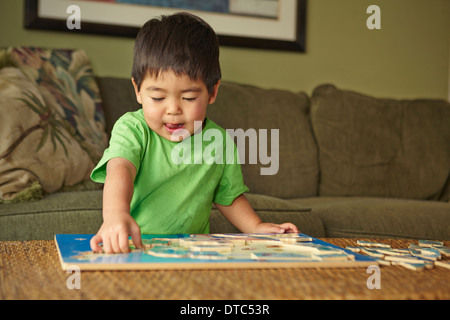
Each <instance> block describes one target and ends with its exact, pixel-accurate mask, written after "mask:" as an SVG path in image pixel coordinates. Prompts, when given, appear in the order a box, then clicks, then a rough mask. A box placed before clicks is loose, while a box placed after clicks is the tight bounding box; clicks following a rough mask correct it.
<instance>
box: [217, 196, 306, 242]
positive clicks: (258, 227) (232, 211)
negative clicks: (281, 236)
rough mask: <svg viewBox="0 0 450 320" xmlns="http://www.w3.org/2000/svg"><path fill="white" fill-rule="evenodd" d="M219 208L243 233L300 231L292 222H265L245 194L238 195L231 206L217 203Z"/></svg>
mask: <svg viewBox="0 0 450 320" xmlns="http://www.w3.org/2000/svg"><path fill="white" fill-rule="evenodd" d="M215 206H216V207H217V209H219V211H220V212H221V213H222V214H223V215H224V216H225V217H226V218H227V219H228V220H229V221H230V222H231V223H232V224H233V225H234V226H235V227H236V228H238V229H239V230H240V231H241V232H243V233H288V232H293V233H298V229H297V227H296V226H295V225H293V224H292V223H289V222H288V223H283V224H274V223H263V222H262V220H261V218H260V217H258V215H257V214H256V213H255V211H254V210H253V208H252V207H251V206H250V203H249V202H248V200H247V198H246V197H245V196H244V195H240V196H239V197H237V198H236V199H235V200H234V201H233V203H232V204H231V205H229V206H224V205H220V204H215Z"/></svg>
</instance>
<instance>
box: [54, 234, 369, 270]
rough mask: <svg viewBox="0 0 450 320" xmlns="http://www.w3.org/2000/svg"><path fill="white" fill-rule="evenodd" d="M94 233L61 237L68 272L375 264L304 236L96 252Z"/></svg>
mask: <svg viewBox="0 0 450 320" xmlns="http://www.w3.org/2000/svg"><path fill="white" fill-rule="evenodd" d="M92 237H93V235H83V234H57V235H55V242H56V246H57V250H58V254H59V258H60V261H61V266H62V268H63V269H64V270H67V268H68V267H69V266H71V265H76V266H78V267H79V268H80V270H166V269H233V268H235V269H237V268H248V269H252V268H253V269H260V268H298V267H300V268H317V267H325V268H326V267H329V268H332V267H367V266H369V265H374V264H377V262H376V261H375V260H374V259H372V258H370V257H367V256H365V255H361V254H357V253H354V252H352V251H350V250H348V249H343V248H340V247H337V246H334V245H332V244H329V243H327V242H324V241H322V240H319V239H315V238H312V237H309V236H307V235H305V234H301V233H300V234H284V235H276V234H211V235H187V234H178V235H142V241H143V244H144V248H143V249H140V250H136V249H135V248H134V246H133V245H132V242H131V240H130V249H131V253H126V254H106V253H93V252H92V251H91V248H90V244H89V242H90V240H91V238H92Z"/></svg>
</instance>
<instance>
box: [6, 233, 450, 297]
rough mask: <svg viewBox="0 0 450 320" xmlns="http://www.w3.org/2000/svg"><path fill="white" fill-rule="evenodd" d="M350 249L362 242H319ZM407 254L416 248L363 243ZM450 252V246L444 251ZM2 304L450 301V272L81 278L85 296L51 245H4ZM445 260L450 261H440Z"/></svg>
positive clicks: (386, 269)
mask: <svg viewBox="0 0 450 320" xmlns="http://www.w3.org/2000/svg"><path fill="white" fill-rule="evenodd" d="M322 240H324V241H327V242H329V243H332V244H335V245H338V246H341V247H346V246H356V240H357V239H330V238H328V239H322ZM359 240H367V241H376V242H382V243H386V244H390V245H391V246H392V247H393V248H406V247H408V246H409V244H410V243H415V244H417V241H415V240H388V239H381V240H380V239H359ZM444 244H445V245H446V246H450V242H449V241H447V242H445V243H444ZM0 257H1V258H0V299H2V300H5V299H25V300H26V299H151V300H255V299H256V300H299V299H351V300H353V299H358V300H359V299H446V300H447V299H450V281H449V280H450V270H448V269H444V268H441V267H435V268H433V269H427V270H424V271H412V270H408V269H405V268H403V267H401V266H380V280H381V282H380V283H381V289H376V288H374V289H369V288H368V287H367V280H368V278H369V277H370V276H372V274H373V273H372V272H370V273H367V269H366V268H330V269H328V268H327V269H325V268H323V269H322V268H320V269H319V268H317V269H302V268H292V269H291V268H289V269H276V268H274V269H256V270H252V269H231V270H168V271H82V272H81V273H80V274H79V280H80V281H79V284H80V286H81V288H80V289H76V288H75V289H69V288H68V285H67V283H68V280H70V279H69V278H70V277H71V276H72V275H73V274H72V273H66V272H65V271H63V270H62V269H61V266H60V262H59V259H58V255H57V251H56V246H55V243H54V241H24V242H19V241H5V242H0ZM443 260H450V259H449V258H445V257H444V258H443Z"/></svg>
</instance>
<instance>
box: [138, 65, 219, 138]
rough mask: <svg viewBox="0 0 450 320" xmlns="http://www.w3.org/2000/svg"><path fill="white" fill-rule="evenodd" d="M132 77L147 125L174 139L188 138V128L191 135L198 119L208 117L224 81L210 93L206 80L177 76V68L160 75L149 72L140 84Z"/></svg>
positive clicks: (164, 136)
mask: <svg viewBox="0 0 450 320" xmlns="http://www.w3.org/2000/svg"><path fill="white" fill-rule="evenodd" d="M132 81H133V86H134V90H135V93H136V98H137V101H138V102H139V103H140V104H141V105H142V109H143V111H144V117H145V121H146V122H147V125H148V126H149V127H150V129H152V130H153V131H154V132H156V133H157V134H158V135H160V136H161V137H163V138H165V139H167V140H170V141H179V140H180V137H182V138H183V139H186V138H187V132H189V136H191V135H193V134H194V121H201V122H203V121H204V119H205V117H206V108H207V106H208V104H212V103H214V101H215V100H216V96H217V92H218V88H219V83H220V81H219V82H218V83H217V84H216V85H215V86H214V90H213V93H212V95H210V94H209V93H208V89H207V88H206V85H205V84H204V83H203V82H202V81H196V80H192V79H191V78H189V77H188V76H187V75H182V76H177V75H176V74H175V73H174V72H173V71H165V72H162V73H161V74H160V75H159V76H158V77H151V76H150V75H147V76H146V77H145V78H144V81H142V84H141V87H140V88H138V87H137V85H136V83H135V81H134V79H132Z"/></svg>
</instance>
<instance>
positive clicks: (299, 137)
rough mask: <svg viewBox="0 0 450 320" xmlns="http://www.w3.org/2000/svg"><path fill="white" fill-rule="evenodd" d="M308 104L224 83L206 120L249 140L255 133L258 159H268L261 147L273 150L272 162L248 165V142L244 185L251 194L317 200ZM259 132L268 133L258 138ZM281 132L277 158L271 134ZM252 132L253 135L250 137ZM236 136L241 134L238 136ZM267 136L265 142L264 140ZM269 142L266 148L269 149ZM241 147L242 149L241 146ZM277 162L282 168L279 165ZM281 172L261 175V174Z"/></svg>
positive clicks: (300, 95) (298, 97)
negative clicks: (263, 156)
mask: <svg viewBox="0 0 450 320" xmlns="http://www.w3.org/2000/svg"><path fill="white" fill-rule="evenodd" d="M308 115H309V99H308V97H307V95H306V94H304V93H298V94H296V93H292V92H288V91H282V90H266V89H261V88H256V87H252V86H247V85H239V84H235V83H229V82H228V83H227V82H223V83H222V85H221V86H220V88H219V94H218V97H217V100H216V102H215V103H214V104H213V105H211V106H209V107H208V112H207V116H208V117H209V118H210V119H211V120H213V121H214V122H216V123H217V124H219V125H220V126H222V127H223V128H225V129H233V130H236V129H242V132H243V133H248V134H250V133H251V131H253V130H255V131H254V132H255V133H256V135H255V136H256V139H255V138H253V139H254V140H253V141H255V143H253V144H252V147H254V148H255V151H256V152H255V153H253V152H252V154H256V155H259V154H264V155H265V154H266V153H265V152H263V151H264V150H262V149H261V147H260V146H259V145H258V144H257V143H261V142H262V143H263V145H264V146H267V150H268V153H269V154H270V152H271V149H272V151H273V153H274V154H271V156H272V161H271V163H269V164H262V161H261V158H260V157H258V156H257V157H256V158H257V161H256V164H251V163H250V154H249V153H250V150H251V148H249V144H250V143H249V140H247V142H246V146H245V150H246V152H245V156H244V157H242V156H241V162H243V166H242V170H243V174H244V181H245V183H246V185H247V186H248V187H249V188H250V192H251V193H257V194H265V195H270V196H274V197H279V198H295V197H308V196H315V195H316V194H317V189H318V163H317V150H316V145H315V141H314V138H313V135H312V130H311V126H310V123H309V120H308ZM260 129H263V130H264V129H265V131H262V132H260V131H259V130H260ZM273 129H275V130H279V140H278V141H277V140H274V141H276V143H279V149H278V154H275V153H276V151H277V149H276V146H275V145H273V144H272V143H271V139H272V133H275V131H273ZM249 130H250V131H249ZM235 132H237V131H235ZM264 132H265V133H267V140H266V141H264V135H263V134H261V133H264ZM266 142H267V143H266ZM238 147H239V145H238ZM276 161H278V164H276V163H275V162H276ZM270 167H272V169H271V170H275V167H277V168H276V169H278V170H277V171H274V172H272V173H274V174H272V173H271V172H269V173H270V174H268V175H261V171H260V169H261V168H270Z"/></svg>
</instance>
